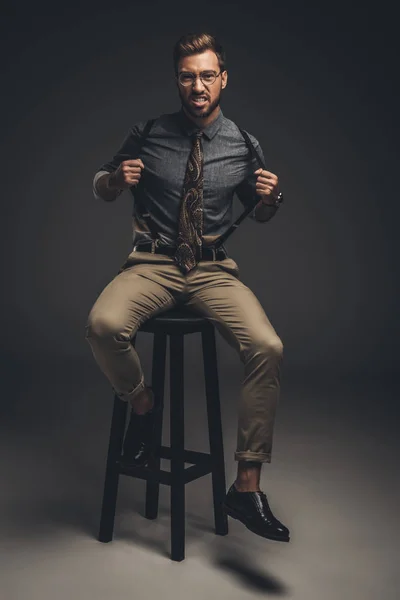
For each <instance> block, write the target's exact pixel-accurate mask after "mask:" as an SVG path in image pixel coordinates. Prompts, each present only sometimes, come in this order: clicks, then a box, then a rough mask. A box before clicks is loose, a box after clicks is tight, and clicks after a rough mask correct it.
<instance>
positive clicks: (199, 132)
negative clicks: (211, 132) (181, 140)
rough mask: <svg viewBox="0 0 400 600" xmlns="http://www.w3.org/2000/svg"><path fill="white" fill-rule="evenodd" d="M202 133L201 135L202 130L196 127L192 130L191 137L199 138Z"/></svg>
mask: <svg viewBox="0 0 400 600" xmlns="http://www.w3.org/2000/svg"><path fill="white" fill-rule="evenodd" d="M202 135H203V131H202V130H201V129H196V130H195V131H194V132H193V135H192V137H193V139H197V138H201V136H202Z"/></svg>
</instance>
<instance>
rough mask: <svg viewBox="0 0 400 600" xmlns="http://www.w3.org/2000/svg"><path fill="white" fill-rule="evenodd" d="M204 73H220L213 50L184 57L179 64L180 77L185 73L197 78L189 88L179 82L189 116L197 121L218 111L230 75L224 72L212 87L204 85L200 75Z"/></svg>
mask: <svg viewBox="0 0 400 600" xmlns="http://www.w3.org/2000/svg"><path fill="white" fill-rule="evenodd" d="M204 71H214V72H215V73H219V72H220V68H219V64H218V58H217V55H216V54H215V52H213V51H212V50H206V51H205V52H202V53H201V54H193V55H192V56H184V57H183V58H181V59H180V61H179V63H178V75H179V74H180V73H182V72H185V73H193V74H194V75H196V76H197V79H196V82H193V83H191V84H190V85H188V86H183V85H181V84H180V83H179V81H178V82H177V86H178V92H179V96H180V99H181V102H182V105H183V106H184V108H185V109H186V111H187V112H188V113H189V115H191V116H192V117H194V118H196V119H202V118H206V117H208V116H209V115H210V114H211V113H212V112H213V111H214V110H215V109H216V107H217V106H218V105H219V103H220V97H221V91H222V90H223V89H224V88H225V87H226V85H227V81H228V74H227V72H226V71H223V72H222V73H221V75H218V77H217V78H216V80H215V81H214V83H212V84H210V85H209V84H207V83H203V82H202V80H201V79H200V77H198V75H200V73H203V72H204ZM201 98H205V101H201ZM196 101H197V102H196Z"/></svg>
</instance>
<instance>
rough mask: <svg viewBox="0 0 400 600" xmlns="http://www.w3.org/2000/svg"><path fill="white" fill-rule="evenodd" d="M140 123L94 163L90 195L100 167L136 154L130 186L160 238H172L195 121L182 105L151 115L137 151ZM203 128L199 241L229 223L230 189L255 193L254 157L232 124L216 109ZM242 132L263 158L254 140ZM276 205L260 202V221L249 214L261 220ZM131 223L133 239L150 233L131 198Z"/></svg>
mask: <svg viewBox="0 0 400 600" xmlns="http://www.w3.org/2000/svg"><path fill="white" fill-rule="evenodd" d="M145 124H146V121H140V122H138V123H136V124H135V125H133V127H132V128H131V129H130V131H129V133H128V134H127V135H126V137H125V139H124V141H123V143H122V146H121V147H120V149H119V150H118V151H117V153H116V154H115V156H114V157H113V159H112V160H110V161H109V162H106V163H104V164H103V165H101V166H100V167H99V169H98V171H97V172H96V174H95V176H94V179H93V193H94V195H95V197H96V198H101V196H100V194H99V190H98V189H97V185H96V184H97V180H98V179H99V178H100V177H101V176H102V175H103V174H104V173H111V172H112V171H114V170H116V169H117V168H118V166H119V165H120V164H121V162H122V161H123V160H127V159H128V158H140V159H141V160H142V161H143V164H144V169H143V170H142V174H141V179H140V180H139V183H138V185H137V186H134V187H131V188H130V191H131V192H132V194H133V197H134V198H135V197H138V196H137V195H140V201H141V203H142V206H145V207H146V210H147V211H148V213H149V214H150V217H151V219H152V221H153V222H154V223H155V225H156V227H157V230H158V231H159V236H160V238H161V239H162V241H163V242H165V243H167V244H174V242H175V240H176V237H177V235H178V223H179V209H180V204H181V199H182V188H183V181H184V177H185V170H186V164H187V161H188V157H189V154H190V150H191V147H192V139H191V137H190V136H191V134H192V133H193V131H194V130H195V129H197V126H196V125H195V123H194V122H193V121H191V120H190V119H189V118H188V117H187V115H186V114H185V112H184V111H183V109H182V108H181V109H180V110H179V111H178V112H175V113H168V114H162V115H161V116H159V117H158V118H157V119H156V121H155V123H154V124H153V127H152V128H151V130H150V133H149V135H148V137H147V138H146V141H145V142H144V145H143V146H142V148H141V150H140V152H139V153H137V152H136V149H135V146H136V144H137V142H138V140H139V138H140V135H141V133H142V132H143V129H144V127H145ZM203 133H204V135H203V137H202V146H203V156H204V168H203V173H204V186H203V243H204V244H205V245H207V244H210V243H212V242H213V241H214V240H215V239H217V238H218V237H219V236H220V235H222V234H223V233H224V232H225V231H226V230H227V229H228V228H229V226H230V225H231V223H232V221H233V196H234V193H236V194H237V196H238V198H239V200H240V201H241V202H242V204H243V205H244V206H249V205H250V204H254V203H255V202H256V201H257V199H259V196H258V195H257V194H256V192H255V183H256V179H257V175H255V174H254V171H255V170H256V169H258V168H259V167H260V165H259V164H258V162H257V160H256V159H255V158H253V159H251V157H250V154H249V150H248V147H247V145H246V142H245V141H244V139H243V136H242V134H241V133H240V131H239V129H238V127H237V125H236V124H235V123H234V122H233V121H231V120H230V119H227V118H226V117H225V116H224V115H223V113H222V110H221V109H220V111H219V114H218V116H217V117H216V119H215V120H214V121H213V122H212V123H210V124H209V125H208V126H207V127H205V128H203ZM247 133H248V132H247ZM248 135H249V137H250V139H251V141H252V142H253V144H254V146H255V148H256V150H257V151H258V153H259V154H260V156H261V158H262V160H263V161H264V163H265V160H264V155H263V152H262V150H261V147H260V144H259V142H258V140H257V139H256V138H255V137H254V136H252V135H251V134H248ZM276 210H277V207H275V206H273V205H272V206H267V205H264V207H263V211H262V213H263V216H262V219H263V220H262V221H261V220H258V219H256V216H255V211H254V210H253V211H252V212H251V213H250V214H249V216H250V218H252V219H254V220H257V221H258V222H262V223H265V222H267V221H269V220H270V219H271V218H272V217H273V216H274V215H275V213H276ZM132 229H133V245H136V244H137V243H138V242H139V241H143V240H146V241H147V240H150V239H151V234H150V232H149V229H148V227H147V224H146V222H145V221H144V220H143V217H142V216H141V214H140V212H139V210H138V208H137V206H136V204H135V201H134V202H133V213H132Z"/></svg>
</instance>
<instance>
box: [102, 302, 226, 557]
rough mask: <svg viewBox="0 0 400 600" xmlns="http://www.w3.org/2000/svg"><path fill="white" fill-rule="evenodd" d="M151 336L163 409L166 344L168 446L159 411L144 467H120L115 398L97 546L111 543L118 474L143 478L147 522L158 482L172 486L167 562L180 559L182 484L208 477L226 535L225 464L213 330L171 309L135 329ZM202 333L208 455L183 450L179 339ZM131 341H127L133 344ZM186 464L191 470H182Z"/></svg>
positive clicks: (119, 406)
mask: <svg viewBox="0 0 400 600" xmlns="http://www.w3.org/2000/svg"><path fill="white" fill-rule="evenodd" d="M139 331H143V332H148V333H152V334H153V336H154V337H153V363H152V383H151V385H152V387H153V391H154V394H155V396H156V399H157V401H158V402H159V403H160V404H161V405H162V408H163V405H164V385H165V359H166V346H167V335H168V336H169V339H170V440H171V445H170V447H167V446H163V445H162V422H163V421H162V420H163V409H162V410H161V411H160V412H159V413H158V420H157V423H156V427H155V429H156V439H157V451H156V453H155V457H154V458H153V459H151V461H149V463H148V466H147V467H132V466H129V465H127V464H124V462H123V460H122V458H121V453H122V443H123V438H124V433H125V426H126V417H127V408H128V403H127V402H125V401H123V400H121V399H120V398H119V397H118V396H117V395H115V396H114V409H113V415H112V421H111V431H110V440H109V446H108V456H107V467H106V476H105V483H104V493H103V503H102V510H101V521H100V531H99V541H101V542H110V541H111V540H112V536H113V530H114V518H115V509H116V502H117V492H118V481H119V476H120V474H123V475H129V476H130V477H138V478H140V479H145V480H146V481H147V484H146V510H145V516H146V517H147V518H148V519H155V518H157V514H158V499H159V488H160V483H162V484H164V485H169V486H170V487H171V559H172V560H176V561H181V560H183V559H184V558H185V484H186V483H189V482H190V481H194V480H195V479H198V478H199V477H203V475H207V474H208V473H211V475H212V489H213V502H214V518H215V533H216V534H218V535H226V534H227V533H228V522H227V516H226V514H225V513H224V511H223V509H222V502H223V500H224V498H225V493H226V483H225V462H224V449H223V439H222V426H221V407H220V399H219V384H218V367H217V352H216V345H215V333H214V327H213V325H212V324H211V323H210V322H209V321H208V320H207V319H205V318H204V317H202V316H201V315H198V314H196V313H194V312H192V311H189V310H188V309H187V308H185V306H181V307H174V308H172V309H168V310H167V311H165V312H163V313H159V314H158V315H156V316H155V317H152V318H150V319H148V320H147V321H146V322H144V323H143V324H142V326H141V327H140V328H139V329H138V332H139ZM189 333H201V336H202V349H203V366H204V376H205V390H206V402H207V420H208V436H209V443H210V452H209V453H204V452H195V451H193V450H186V449H185V443H184V384H183V381H184V379H183V375H184V372H183V369H184V365H183V351H184V344H183V340H184V335H186V334H189ZM135 342H136V336H135V338H134V339H133V340H132V344H133V345H135ZM161 458H166V459H169V460H170V461H171V470H170V471H163V470H162V469H161V468H160V459H161ZM185 463H189V464H190V465H191V466H189V467H187V468H185Z"/></svg>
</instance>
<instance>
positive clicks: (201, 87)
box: [192, 75, 204, 92]
mask: <svg viewBox="0 0 400 600" xmlns="http://www.w3.org/2000/svg"><path fill="white" fill-rule="evenodd" d="M192 89H193V90H194V91H196V92H203V91H204V84H203V82H202V80H201V79H200V75H198V76H197V77H196V79H195V82H194V84H193V86H192Z"/></svg>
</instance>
